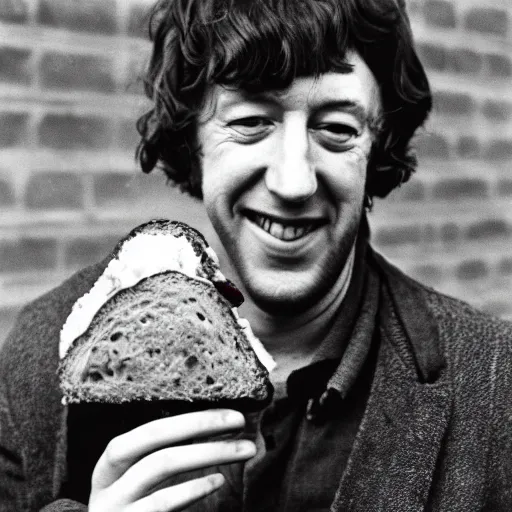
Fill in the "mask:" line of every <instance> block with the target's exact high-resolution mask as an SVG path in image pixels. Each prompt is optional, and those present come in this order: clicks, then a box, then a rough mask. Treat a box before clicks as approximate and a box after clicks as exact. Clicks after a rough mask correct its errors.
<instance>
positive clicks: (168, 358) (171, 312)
mask: <svg viewBox="0 0 512 512" xmlns="http://www.w3.org/2000/svg"><path fill="white" fill-rule="evenodd" d="M242 301H243V296H242V294H241V293H240V291H239V290H238V289H237V288H236V287H235V286H234V285H233V283H231V282H230V281H229V280H227V279H226V278H225V277H224V275H223V274H222V273H221V271H220V269H219V260H218V258H217V256H216V254H215V253H214V251H213V250H212V249H211V248H210V247H209V246H208V244H207V242H206V240H205V239H204V237H203V236H202V234H201V233H199V232H198V231H196V230H195V229H193V228H191V227H189V226H187V225H186V224H183V223H180V222H174V221H168V220H153V221H150V222H148V223H145V224H142V225H141V226H138V227H137V228H135V229H134V230H132V231H131V232H130V233H129V234H128V235H127V236H126V237H125V238H123V239H122V240H121V241H120V242H119V243H118V244H117V245H116V247H115V248H114V250H113V252H112V254H111V255H110V257H109V258H108V264H106V267H105V270H104V272H103V273H102V275H101V276H100V277H99V278H98V280H97V281H96V282H95V284H94V285H93V287H92V288H91V290H90V291H89V292H88V293H87V294H85V295H84V296H83V297H80V298H79V299H78V300H77V302H76V303H75V304H74V306H73V308H72V310H71V313H70V314H69V316H68V318H67V320H66V322H65V324H64V326H63V327H62V330H61V333H60V345H59V354H60V362H59V367H58V376H59V383H60V388H61V391H62V401H63V405H64V406H65V407H64V409H63V410H64V415H63V420H64V422H65V423H64V424H63V431H62V435H61V437H62V439H63V440H65V447H64V445H63V447H62V448H61V450H60V451H59V453H62V454H63V455H64V457H65V462H64V466H65V472H64V474H65V476H64V478H63V480H62V484H61V488H60V490H59V496H60V497H63V498H70V499H74V500H77V501H80V502H86V501H87V499H88V496H89V494H90V490H91V489H90V482H91V475H92V472H93V470H94V467H95V465H96V463H97V461H98V459H99V458H100V456H101V454H102V453H103V451H104V450H105V448H106V446H107V444H108V443H109V441H110V440H112V439H113V438H114V437H117V436H119V435H121V434H123V433H124V432H127V431H129V430H131V429H134V428H136V427H138V426H139V425H142V424H144V423H148V422H150V421H153V420H156V419H160V418H164V417H167V416H174V415H176V414H182V413H186V412H191V411H195V410H200V409H206V408H212V407H229V408H235V409H238V410H240V411H242V412H251V411H257V410H260V409H262V408H263V407H265V405H267V404H268V403H269V402H270V400H271V399H272V393H273V388H272V385H271V383H270V380H269V372H270V371H271V370H272V368H273V366H274V364H275V363H274V361H273V359H272V357H271V356H270V355H269V354H268V353H267V352H266V350H265V349H264V347H263V345H262V344H261V342H260V341H259V340H258V339H257V338H256V337H255V336H254V334H253V333H252V331H251V328H250V326H249V323H248V322H247V320H245V319H242V318H240V317H239V315H238V312H237V307H238V306H239V305H240V304H241V303H242Z"/></svg>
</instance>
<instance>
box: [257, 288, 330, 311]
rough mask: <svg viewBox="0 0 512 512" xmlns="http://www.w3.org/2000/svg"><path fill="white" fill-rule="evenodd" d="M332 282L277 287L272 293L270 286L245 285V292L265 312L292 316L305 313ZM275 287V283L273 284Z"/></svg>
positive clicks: (320, 297) (319, 298)
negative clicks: (292, 287)
mask: <svg viewBox="0 0 512 512" xmlns="http://www.w3.org/2000/svg"><path fill="white" fill-rule="evenodd" d="M332 284H333V282H329V283H326V284H325V285H323V286H318V285H317V286H313V287H302V288H301V289H295V290H291V289H290V288H289V287H286V288H284V289H283V288H281V289H279V288H277V289H275V290H274V293H269V291H270V289H271V287H266V288H265V289H264V290H263V289H262V288H263V287H262V286H261V285H260V288H259V289H254V288H252V287H247V292H248V294H249V295H250V296H251V299H252V301H253V302H254V303H255V304H256V306H258V308H260V309H261V310H262V311H264V312H265V313H268V314H270V315H272V316H283V317H293V316H297V315H300V314H302V313H305V312H306V311H308V310H309V309H311V308H312V307H314V306H315V305H316V304H317V303H318V302H319V301H320V300H321V299H322V298H323V297H324V296H325V294H326V293H327V292H328V291H329V289H330V288H331V286H332ZM274 288H275V284H274Z"/></svg>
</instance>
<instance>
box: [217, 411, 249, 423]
mask: <svg viewBox="0 0 512 512" xmlns="http://www.w3.org/2000/svg"><path fill="white" fill-rule="evenodd" d="M222 416H223V419H224V421H225V422H226V423H229V424H235V425H243V423H244V422H245V418H244V415H243V414H242V413H241V412H238V411H233V410H232V409H226V410H225V411H224V413H223V415H222Z"/></svg>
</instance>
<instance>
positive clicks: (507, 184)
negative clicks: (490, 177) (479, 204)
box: [497, 179, 512, 196]
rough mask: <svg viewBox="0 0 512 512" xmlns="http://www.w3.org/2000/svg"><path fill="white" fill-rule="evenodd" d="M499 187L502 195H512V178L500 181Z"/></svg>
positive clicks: (499, 192)
mask: <svg viewBox="0 0 512 512" xmlns="http://www.w3.org/2000/svg"><path fill="white" fill-rule="evenodd" d="M497 189H498V194H500V195H502V196H512V179H508V180H507V179H503V180H500V181H498V185H497Z"/></svg>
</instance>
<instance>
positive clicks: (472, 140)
mask: <svg viewBox="0 0 512 512" xmlns="http://www.w3.org/2000/svg"><path fill="white" fill-rule="evenodd" d="M456 151H457V155H459V156H461V157H463V158H478V157H479V156H480V151H481V148H480V141H479V140H478V139H477V138H476V137H472V136H470V135H465V136H462V137H460V138H459V140H458V141H457V147H456Z"/></svg>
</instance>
